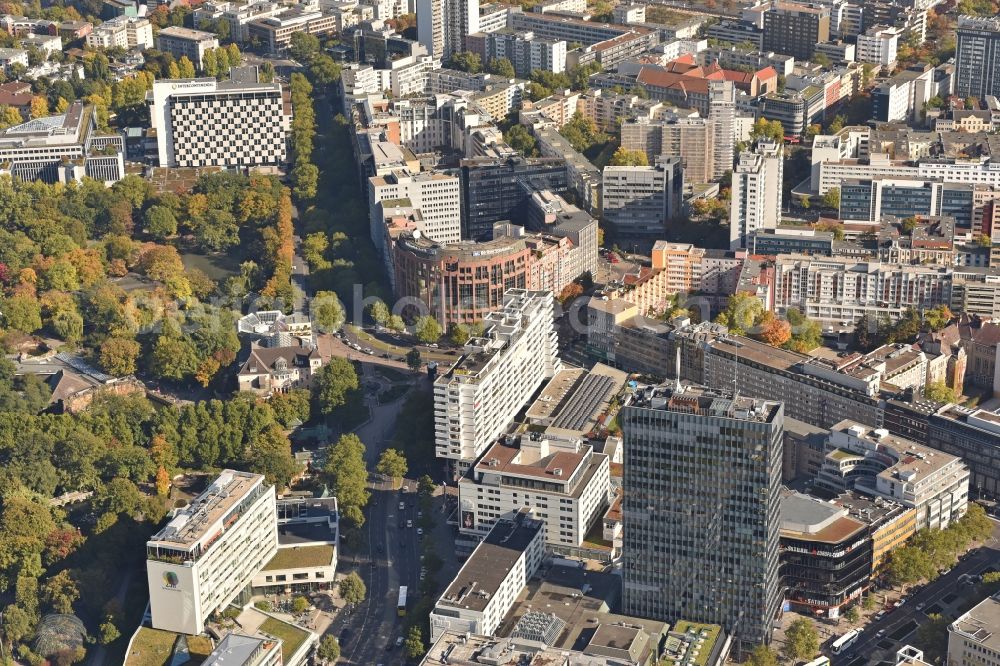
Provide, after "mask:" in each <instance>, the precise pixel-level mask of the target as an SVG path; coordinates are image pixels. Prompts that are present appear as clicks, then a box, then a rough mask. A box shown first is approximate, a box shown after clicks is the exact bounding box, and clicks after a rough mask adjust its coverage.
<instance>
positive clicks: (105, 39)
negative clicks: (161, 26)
mask: <svg viewBox="0 0 1000 666" xmlns="http://www.w3.org/2000/svg"><path fill="white" fill-rule="evenodd" d="M87 46H89V47H91V48H103V49H110V48H115V47H120V48H123V49H135V48H138V49H149V48H152V47H153V24H152V23H150V22H149V20H148V19H145V18H142V17H139V16H118V17H115V18H113V19H111V20H110V21H105V22H104V23H102V24H101V25H99V26H97V27H96V28H94V31H93V32H91V33H90V34H89V35H87ZM192 62H193V61H192Z"/></svg>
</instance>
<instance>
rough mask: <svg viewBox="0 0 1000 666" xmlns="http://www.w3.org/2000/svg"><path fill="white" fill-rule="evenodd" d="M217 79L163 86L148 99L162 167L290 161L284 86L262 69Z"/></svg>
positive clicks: (288, 111) (288, 114) (288, 109)
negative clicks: (266, 78)
mask: <svg viewBox="0 0 1000 666" xmlns="http://www.w3.org/2000/svg"><path fill="white" fill-rule="evenodd" d="M241 69H244V70H246V69H249V70H251V71H249V72H239V73H238V74H237V72H238V70H234V77H233V79H232V80H230V81H216V80H215V79H214V78H199V79H184V80H166V81H157V82H156V83H155V84H153V90H152V92H151V94H150V95H149V97H148V101H149V103H150V117H151V119H152V125H153V128H154V129H155V130H156V144H157V152H158V157H159V164H160V166H166V167H205V166H220V167H227V168H248V167H263V166H273V167H277V166H281V165H282V164H284V163H285V162H286V161H287V159H288V151H287V140H288V132H289V130H290V129H291V123H292V108H291V102H290V100H289V96H288V94H287V91H285V90H283V89H282V86H281V84H280V83H259V82H258V77H257V74H256V68H241Z"/></svg>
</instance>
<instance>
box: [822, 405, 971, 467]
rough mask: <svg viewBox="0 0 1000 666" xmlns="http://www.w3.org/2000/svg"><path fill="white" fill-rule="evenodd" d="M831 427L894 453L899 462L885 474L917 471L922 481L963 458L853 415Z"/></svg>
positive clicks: (890, 453)
mask: <svg viewBox="0 0 1000 666" xmlns="http://www.w3.org/2000/svg"><path fill="white" fill-rule="evenodd" d="M831 431H833V432H841V433H848V434H850V435H851V436H852V437H857V438H859V439H861V440H863V441H865V442H867V443H868V444H869V445H872V446H875V447H876V448H877V450H879V451H882V452H884V453H887V454H889V455H890V456H894V457H895V459H896V462H895V463H894V464H893V465H891V466H889V467H888V468H886V469H885V470H884V471H883V472H881V473H880V475H883V476H884V475H892V474H894V473H895V474H898V475H900V476H901V477H902V476H906V475H907V474H908V473H913V474H915V476H914V479H915V480H916V481H917V482H920V481H923V479H924V478H925V477H926V476H927V475H929V474H933V473H934V472H937V471H939V470H941V469H943V468H945V467H947V466H948V465H951V464H952V463H954V462H956V461H960V460H961V459H960V458H958V457H957V456H953V455H951V454H949V453H945V452H943V451H939V450H938V449H932V448H931V447H929V446H926V445H924V444H919V443H917V442H914V441H913V440H911V439H905V438H903V437H899V436H897V435H893V434H891V433H890V432H889V431H888V430H885V429H882V428H872V427H871V426H867V425H863V424H860V423H857V422H855V421H851V420H850V419H844V420H843V421H841V422H839V423H837V424H836V425H835V426H833V428H831ZM845 453H850V452H845ZM904 480H905V479H904Z"/></svg>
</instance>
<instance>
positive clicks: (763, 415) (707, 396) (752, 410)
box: [632, 384, 781, 423]
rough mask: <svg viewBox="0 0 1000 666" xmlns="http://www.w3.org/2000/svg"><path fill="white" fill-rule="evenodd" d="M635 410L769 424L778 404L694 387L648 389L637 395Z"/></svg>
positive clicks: (670, 385) (656, 387)
mask: <svg viewBox="0 0 1000 666" xmlns="http://www.w3.org/2000/svg"><path fill="white" fill-rule="evenodd" d="M632 405H633V406H635V407H645V408H648V409H661V410H664V411H668V412H680V413H685V414H702V415H705V416H717V417H722V418H730V419H736V420H740V421H761V422H766V423H770V422H771V421H773V420H774V418H775V417H776V416H777V414H778V410H779V409H780V408H781V403H778V402H774V401H771V400H762V399H760V398H751V397H748V396H744V395H740V396H736V397H735V399H734V397H733V394H732V393H728V392H726V391H722V390H716V389H710V388H707V387H704V386H698V385H696V384H681V385H680V387H679V388H678V387H677V386H675V385H674V384H661V385H660V386H647V387H645V388H643V389H641V390H640V391H639V392H638V393H636V400H635V402H634V403H632Z"/></svg>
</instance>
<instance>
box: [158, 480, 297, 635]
mask: <svg viewBox="0 0 1000 666" xmlns="http://www.w3.org/2000/svg"><path fill="white" fill-rule="evenodd" d="M277 550H278V519H277V515H276V513H275V497H274V487H273V486H269V485H267V484H266V483H264V477H263V476H262V475H260V474H251V473H249V472H237V471H234V470H225V471H223V472H222V473H221V474H220V475H219V477H218V478H217V479H216V480H215V481H213V482H212V485H210V486H209V487H208V489H207V490H206V491H205V492H203V493H202V494H201V495H199V496H198V497H196V498H195V499H193V500H192V501H191V503H190V504H189V505H188V506H186V507H184V508H183V509H179V510H177V511H176V512H175V513H174V516H173V518H172V519H171V520H170V522H169V523H167V526H166V527H164V528H163V529H162V530H160V531H159V532H158V533H156V534H155V535H153V537H152V538H150V540H149V541H148V542H147V543H146V571H147V579H148V581H149V608H150V612H151V614H152V622H153V628H154V629H163V630H166V631H176V632H179V633H183V634H200V633H201V632H202V631H204V630H205V620H206V619H207V618H208V617H209V616H210V615H211V614H212V613H214V612H215V611H217V610H220V609H222V608H225V607H226V605H227V604H229V603H230V602H231V601H232V600H233V599H234V598H235V597H236V595H238V594H239V593H240V592H241V591H242V590H243V589H244V588H246V586H247V585H248V584H249V583H250V581H251V580H252V578H253V576H254V574H256V573H257V572H258V571H260V570H261V569H262V568H263V567H264V565H265V564H266V563H267V562H269V561H270V560H271V558H272V557H274V555H275V553H276V552H277Z"/></svg>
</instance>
